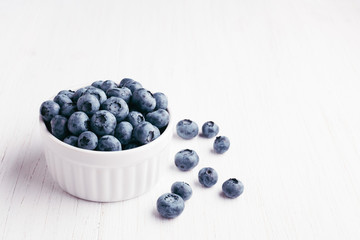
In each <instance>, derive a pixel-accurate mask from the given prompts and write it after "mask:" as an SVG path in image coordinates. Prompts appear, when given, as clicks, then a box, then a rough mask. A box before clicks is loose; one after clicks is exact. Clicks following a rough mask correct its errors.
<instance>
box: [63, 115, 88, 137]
mask: <svg viewBox="0 0 360 240" xmlns="http://www.w3.org/2000/svg"><path fill="white" fill-rule="evenodd" d="M89 127H90V119H89V117H88V115H86V114H85V113H84V112H80V111H78V112H74V113H73V114H71V116H70V117H69V120H68V129H69V131H70V132H71V133H72V134H73V135H75V136H79V135H80V134H81V133H82V132H85V131H88V130H89Z"/></svg>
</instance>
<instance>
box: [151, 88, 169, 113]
mask: <svg viewBox="0 0 360 240" xmlns="http://www.w3.org/2000/svg"><path fill="white" fill-rule="evenodd" d="M153 96H154V98H155V101H156V107H155V110H157V109H165V110H166V109H167V107H168V99H167V97H166V95H165V94H163V93H162V92H157V93H154V94H153Z"/></svg>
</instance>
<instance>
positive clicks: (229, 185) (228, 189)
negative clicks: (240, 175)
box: [222, 178, 244, 198]
mask: <svg viewBox="0 0 360 240" xmlns="http://www.w3.org/2000/svg"><path fill="white" fill-rule="evenodd" d="M222 190H223V193H224V194H225V196H227V197H228V198H237V197H238V196H240V195H241V194H242V193H243V192H244V184H243V183H242V182H241V181H239V180H237V179H236V178H230V179H229V180H226V181H225V182H224V183H223V185H222Z"/></svg>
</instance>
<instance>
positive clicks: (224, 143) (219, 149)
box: [214, 136, 230, 154]
mask: <svg viewBox="0 0 360 240" xmlns="http://www.w3.org/2000/svg"><path fill="white" fill-rule="evenodd" d="M229 148H230V140H229V139H228V138H227V137H225V136H218V137H216V138H215V141H214V151H215V152H216V153H220V154H222V153H224V152H226V151H227V150H229Z"/></svg>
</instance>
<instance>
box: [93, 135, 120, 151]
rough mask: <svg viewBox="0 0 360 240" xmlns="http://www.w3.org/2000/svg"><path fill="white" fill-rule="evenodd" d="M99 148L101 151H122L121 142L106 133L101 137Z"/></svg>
mask: <svg viewBox="0 0 360 240" xmlns="http://www.w3.org/2000/svg"><path fill="white" fill-rule="evenodd" d="M97 149H98V150H99V151H120V150H121V144H120V142H119V140H117V138H116V137H114V136H111V135H105V136H102V137H101V138H100V139H99V143H98V146H97Z"/></svg>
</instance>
